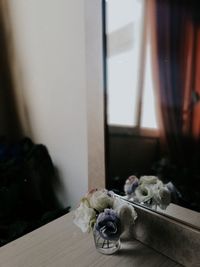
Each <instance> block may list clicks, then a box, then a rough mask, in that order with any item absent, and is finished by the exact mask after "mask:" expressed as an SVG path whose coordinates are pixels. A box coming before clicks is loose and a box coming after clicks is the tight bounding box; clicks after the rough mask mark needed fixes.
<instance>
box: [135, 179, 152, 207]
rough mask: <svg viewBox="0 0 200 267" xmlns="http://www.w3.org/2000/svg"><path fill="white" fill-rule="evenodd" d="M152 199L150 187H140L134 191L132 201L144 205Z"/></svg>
mask: <svg viewBox="0 0 200 267" xmlns="http://www.w3.org/2000/svg"><path fill="white" fill-rule="evenodd" d="M152 197H153V190H152V187H151V186H148V185H143V184H142V185H140V186H138V187H137V188H136V190H135V197H134V200H135V201H137V202H139V203H145V202H147V201H148V200H150V199H151V198H152Z"/></svg>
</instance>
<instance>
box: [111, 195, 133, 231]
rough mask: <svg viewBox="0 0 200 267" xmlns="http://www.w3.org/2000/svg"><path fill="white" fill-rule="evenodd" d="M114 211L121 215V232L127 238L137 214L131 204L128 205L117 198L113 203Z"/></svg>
mask: <svg viewBox="0 0 200 267" xmlns="http://www.w3.org/2000/svg"><path fill="white" fill-rule="evenodd" d="M113 209H114V210H115V211H116V212H117V214H118V215H119V218H120V221H121V231H122V234H124V235H125V236H126V234H127V236H128V235H129V230H130V229H132V226H133V224H134V222H135V220H136V219H137V213H136V211H135V209H134V207H133V206H132V205H131V204H127V203H126V202H124V201H123V200H121V199H119V198H115V199H114V202H113Z"/></svg>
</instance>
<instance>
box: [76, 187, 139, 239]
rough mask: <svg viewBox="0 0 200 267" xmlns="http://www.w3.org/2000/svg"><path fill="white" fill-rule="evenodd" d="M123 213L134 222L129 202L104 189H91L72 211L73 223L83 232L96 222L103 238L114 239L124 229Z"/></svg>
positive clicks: (132, 209) (87, 230)
mask: <svg viewBox="0 0 200 267" xmlns="http://www.w3.org/2000/svg"><path fill="white" fill-rule="evenodd" d="M123 214H128V216H129V222H132V223H134V221H135V220H136V218H137V214H136V212H135V210H134V208H133V206H131V205H130V204H127V203H125V202H124V201H123V200H120V199H119V198H117V197H115V195H114V193H112V192H109V191H108V190H106V189H101V190H92V191H90V192H88V193H87V194H86V196H85V197H84V198H83V199H82V200H81V203H80V205H79V207H78V208H77V209H76V210H75V212H74V223H75V224H76V225H77V226H78V227H80V228H81V230H82V231H83V232H89V231H90V230H91V229H92V228H93V227H94V225H95V223H96V230H97V231H99V234H100V235H101V237H103V238H104V239H115V238H118V237H119V236H120V234H121V233H122V232H123V231H124V230H125V225H126V222H125V220H126V219H124V218H123V216H122V215H123Z"/></svg>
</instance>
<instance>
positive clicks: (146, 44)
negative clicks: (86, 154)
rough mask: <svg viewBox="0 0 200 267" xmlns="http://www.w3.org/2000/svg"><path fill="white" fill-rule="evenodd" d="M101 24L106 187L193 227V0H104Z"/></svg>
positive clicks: (196, 171)
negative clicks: (103, 65) (103, 38)
mask: <svg viewBox="0 0 200 267" xmlns="http://www.w3.org/2000/svg"><path fill="white" fill-rule="evenodd" d="M104 23H105V36H106V58H105V68H106V126H105V127H106V138H107V140H106V158H107V187H108V189H112V190H113V191H114V192H116V193H117V194H119V195H121V196H123V197H124V198H127V199H128V200H130V201H133V202H135V203H137V204H139V205H143V206H145V207H147V208H150V209H153V210H155V211H156V212H161V213H162V214H166V215H167V216H170V217H173V218H176V219H178V220H181V221H185V222H187V223H189V224H192V225H194V226H195V227H198V228H200V224H199V221H200V220H199V219H200V216H199V211H200V83H199V77H200V16H199V14H198V6H197V1H195V0H193V1H181V2H180V1H170V0H164V1H160V0H155V1H151V0H125V1H120V0H107V1H105V21H104ZM125 183H126V185H125Z"/></svg>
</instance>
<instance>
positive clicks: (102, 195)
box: [88, 189, 113, 212]
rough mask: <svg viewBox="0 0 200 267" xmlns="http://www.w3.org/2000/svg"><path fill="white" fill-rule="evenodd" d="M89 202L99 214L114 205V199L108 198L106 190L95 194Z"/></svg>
mask: <svg viewBox="0 0 200 267" xmlns="http://www.w3.org/2000/svg"><path fill="white" fill-rule="evenodd" d="M88 200H89V203H90V206H91V207H92V208H93V209H95V210H97V211H98V212H102V211H104V209H106V208H110V207H112V205H113V198H112V197H110V196H108V191H107V190H104V189H102V190H97V191H95V192H93V193H92V194H91V196H90V197H89V199H88Z"/></svg>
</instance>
